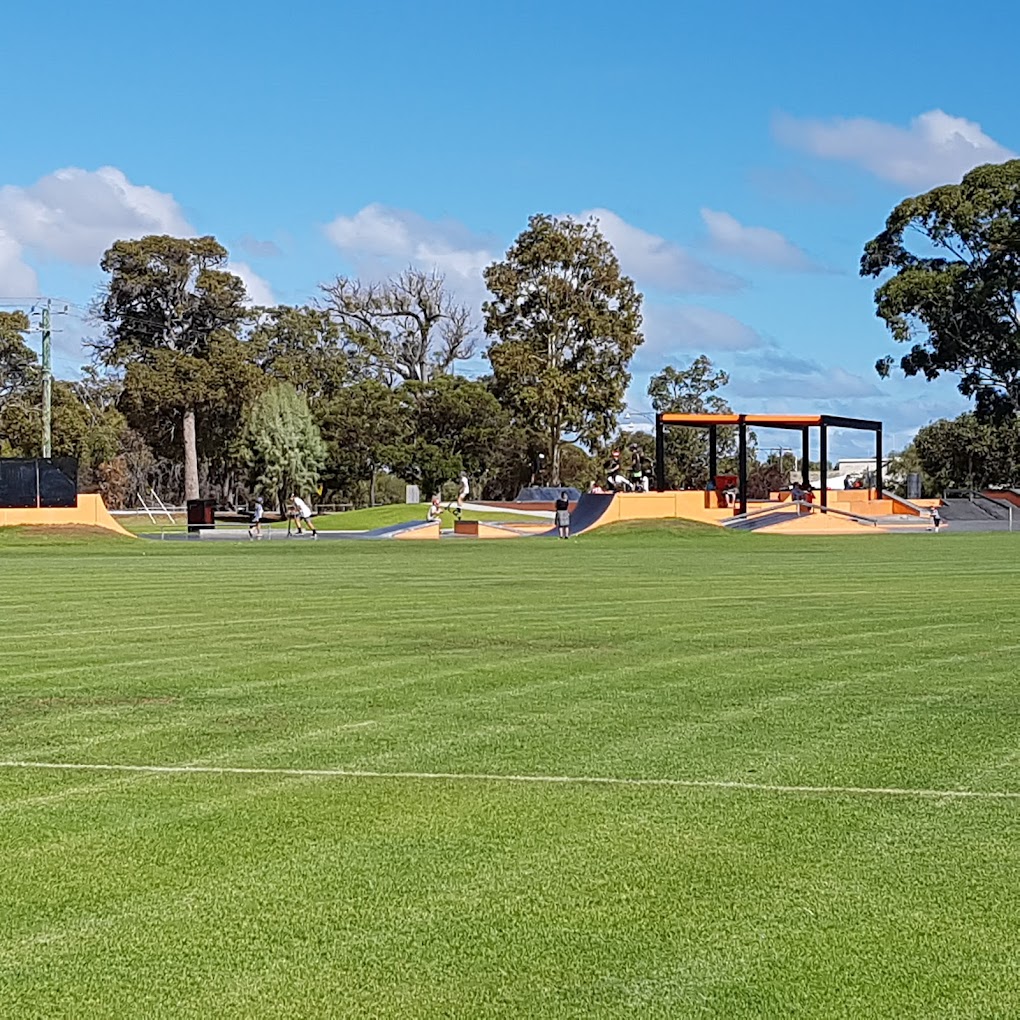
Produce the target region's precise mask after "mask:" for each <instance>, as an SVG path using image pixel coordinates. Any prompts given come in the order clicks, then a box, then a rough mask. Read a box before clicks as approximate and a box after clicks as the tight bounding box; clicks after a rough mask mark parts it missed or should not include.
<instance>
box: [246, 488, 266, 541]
mask: <svg viewBox="0 0 1020 1020" xmlns="http://www.w3.org/2000/svg"><path fill="white" fill-rule="evenodd" d="M263 513H264V511H263V509H262V497H261V496H256V498H255V510H254V512H253V513H252V515H251V524H249V525H248V537H249V538H261V537H262V515H263Z"/></svg>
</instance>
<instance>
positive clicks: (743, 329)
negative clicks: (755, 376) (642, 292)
mask: <svg viewBox="0 0 1020 1020" xmlns="http://www.w3.org/2000/svg"><path fill="white" fill-rule="evenodd" d="M644 334H645V342H644V344H643V345H642V346H641V347H639V348H638V356H639V357H640V359H641V360H642V361H647V360H648V358H649V356H655V357H658V358H662V357H667V358H668V357H672V356H673V354H674V352H677V351H683V352H686V353H691V352H697V353H699V354H700V353H702V352H704V351H746V350H751V349H752V348H756V347H760V346H761V345H762V344H763V343H764V341H763V340H762V338H761V337H760V336H759V335H758V333H757V332H755V330H753V329H752V328H751V327H750V326H748V325H747V324H746V323H743V322H741V321H740V320H739V319H735V318H734V317H733V316H732V315H727V314H726V313H725V312H719V311H716V310H715V309H714V308H705V307H703V306H701V305H667V304H662V303H659V302H654V301H649V302H646V303H645V307H644Z"/></svg>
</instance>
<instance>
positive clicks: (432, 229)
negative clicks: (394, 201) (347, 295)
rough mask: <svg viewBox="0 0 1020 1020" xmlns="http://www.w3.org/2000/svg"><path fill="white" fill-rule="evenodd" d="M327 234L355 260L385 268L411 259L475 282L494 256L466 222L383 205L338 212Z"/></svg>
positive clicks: (419, 263)
mask: <svg viewBox="0 0 1020 1020" xmlns="http://www.w3.org/2000/svg"><path fill="white" fill-rule="evenodd" d="M326 236H327V237H328V238H329V239H330V240H331V241H332V242H333V244H334V245H336V247H337V248H339V249H340V251H341V252H343V253H344V254H345V255H347V256H349V257H350V258H351V259H352V260H353V261H354V262H355V263H356V264H364V263H366V262H373V261H374V262H377V263H379V268H381V269H383V270H384V271H385V270H386V269H387V268H393V267H395V266H399V265H407V264H408V263H411V264H414V265H418V266H421V267H423V268H432V267H434V268H436V269H439V270H440V271H441V272H443V273H446V274H448V275H452V276H455V277H459V278H460V279H462V280H472V281H475V280H481V274H482V270H483V269H484V268H485V267H486V266H487V265H488V264H489V263H490V262H492V261H493V258H494V252H493V246H492V245H491V243H490V242H489V241H488V240H487V239H485V238H483V237H481V236H479V235H477V234H474V233H472V232H471V231H470V230H468V228H467V227H465V226H464V225H463V224H460V223H456V222H454V221H452V220H428V219H426V218H425V217H424V216H420V215H419V214H418V213H415V212H411V211H409V210H406V209H394V208H392V207H389V206H385V205H380V204H379V203H372V204H371V205H366V206H365V207H364V208H363V209H361V210H359V211H358V212H357V213H355V214H354V215H353V216H338V217H337V218H336V219H335V220H333V221H332V222H331V223H328V224H327V225H326Z"/></svg>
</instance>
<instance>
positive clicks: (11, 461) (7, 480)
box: [0, 457, 78, 509]
mask: <svg viewBox="0 0 1020 1020" xmlns="http://www.w3.org/2000/svg"><path fill="white" fill-rule="evenodd" d="M77 505H78V462H77V461H76V460H74V458H73V457H54V458H52V459H51V460H43V459H41V458H39V459H36V460H27V459H22V458H20V457H0V507H7V508H17V509H21V508H25V507H34V506H46V507H72V506H77Z"/></svg>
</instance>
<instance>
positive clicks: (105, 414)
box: [0, 215, 718, 506]
mask: <svg viewBox="0 0 1020 1020" xmlns="http://www.w3.org/2000/svg"><path fill="white" fill-rule="evenodd" d="M227 263H228V252H227V250H226V249H225V248H224V247H223V246H222V245H221V244H220V243H219V242H218V241H217V240H216V239H215V238H213V237H200V238H177V237H167V236H150V237H144V238H141V239H140V240H125V241H118V242H116V243H115V244H113V245H112V246H111V247H110V248H109V250H107V251H106V253H105V254H104V255H103V258H102V260H101V262H100V268H101V269H102V271H103V273H104V274H105V282H104V284H103V285H102V287H101V290H100V292H99V294H98V295H97V297H96V299H95V301H94V303H93V306H92V309H91V312H92V317H93V320H94V323H95V325H96V327H97V331H96V335H95V336H93V337H92V338H91V339H90V340H89V341H88V343H89V346H90V347H91V348H92V355H93V357H92V361H91V363H90V364H89V365H88V366H86V368H85V369H84V370H83V372H82V375H81V378H79V379H76V380H58V381H57V382H56V383H55V385H54V390H53V393H54V396H53V451H54V453H55V454H56V455H66V456H73V457H75V458H77V460H78V462H79V475H80V483H81V484H82V487H83V488H91V489H95V490H98V491H100V492H101V493H102V494H103V495H104V496H105V498H106V499H107V502H108V503H109V504H110V505H111V506H123V505H127V504H133V503H134V502H135V501H136V500H137V498H138V495H139V494H142V495H143V496H144V495H145V494H146V493H147V492H148V491H149V490H150V488H152V489H155V490H156V491H157V492H158V493H159V494H160V496H161V497H162V498H164V499H166V500H170V501H174V502H177V501H179V500H181V499H191V498H196V497H198V496H199V495H203V496H208V497H212V498H215V499H217V500H219V501H222V502H234V501H236V500H238V499H244V498H247V497H248V496H250V495H251V494H253V493H255V492H258V493H260V494H262V495H263V496H264V497H267V498H268V499H269V500H270V502H275V503H279V504H280V505H282V503H283V502H284V501H285V500H286V498H287V496H288V495H289V493H290V492H292V491H298V490H300V491H302V492H308V493H315V494H316V497H317V499H318V500H319V501H320V502H338V501H344V502H352V503H355V504H357V505H362V504H365V503H374V502H377V501H392V500H396V499H402V498H403V495H404V492H403V490H404V485H405V484H406V483H413V484H416V485H418V486H419V487H420V489H421V491H422V494H423V496H427V495H428V494H430V493H432V492H435V491H439V489H440V487H441V486H442V485H443V483H444V482H447V481H448V480H451V479H454V478H456V477H457V476H458V474H459V473H460V472H461V471H466V472H467V473H468V474H469V475H470V476H471V477H472V479H473V480H474V484H475V490H476V491H478V492H481V493H484V494H485V495H486V496H487V497H489V498H512V497H513V496H514V495H515V494H516V492H517V491H518V489H519V487H520V486H521V485H523V484H527V483H528V482H529V481H531V480H533V477H534V472H535V465H536V464H537V463H540V462H541V463H543V464H544V466H545V468H544V477H542V478H541V481H543V482H545V483H547V484H554V485H559V484H570V485H575V486H578V487H587V486H588V485H589V484H590V483H591V482H592V481H595V480H597V479H598V477H599V474H600V471H601V465H600V460H601V459H602V458H603V456H604V454H605V452H606V451H607V450H608V449H609V448H610V446H612V445H614V444H620V443H625V442H628V441H629V440H633V439H634V438H635V437H634V436H630V435H628V434H626V433H621V432H620V430H619V415H620V412H621V411H622V410H623V407H624V396H625V392H626V389H627V386H628V385H629V383H630V372H629V365H630V362H631V359H632V357H633V355H634V352H635V351H636V349H637V348H638V346H639V345H640V344H641V343H642V341H643V336H642V333H641V301H642V296H641V294H640V293H638V292H637V290H636V288H635V286H634V283H633V281H632V280H631V279H630V278H629V277H627V276H626V275H624V273H623V272H622V270H621V267H620V264H619V261H618V259H617V257H616V254H615V252H614V251H613V249H612V247H611V245H610V244H609V243H608V241H606V239H605V238H604V237H603V236H602V234H601V232H600V231H599V229H598V225H597V223H595V222H594V221H589V222H585V223H581V222H576V221H574V220H572V219H569V218H563V219H557V218H554V217H550V216H544V215H536V216H533V217H532V218H531V220H530V221H529V223H528V227H527V229H526V230H524V231H523V232H522V233H521V234H520V236H519V237H518V238H517V239H516V240H515V241H514V243H513V245H511V247H510V248H509V250H508V251H507V253H506V256H505V257H504V258H503V259H502V260H500V261H497V262H495V263H493V264H492V265H491V266H489V267H488V268H487V269H486V270H485V273H484V278H485V282H486V285H487V287H488V290H489V297H488V299H487V300H486V301H485V303H484V304H483V306H482V309H481V312H482V316H481V321H480V322H477V323H476V322H475V319H474V316H473V315H472V312H471V310H470V309H469V308H468V307H466V306H464V305H463V304H460V303H458V302H457V300H456V299H455V297H454V296H453V295H452V293H451V292H450V290H449V289H448V288H447V286H446V283H445V280H444V278H443V277H442V275H440V274H439V273H436V272H429V271H425V270H421V269H416V268H413V267H412V268H408V269H406V270H404V271H403V272H401V273H399V274H397V275H395V276H393V277H391V278H390V279H387V280H382V281H372V282H365V281H362V280H359V279H355V278H351V277H346V276H338V277H336V278H335V279H334V280H332V281H330V282H328V283H325V284H323V285H321V287H320V292H319V295H318V298H317V299H316V300H314V301H312V302H309V303H308V304H306V305H303V306H288V305H278V306H275V307H271V308H267V307H254V308H253V307H250V306H248V305H247V304H246V294H245V290H244V285H243V283H242V282H241V280H240V279H239V278H238V277H237V276H235V275H233V274H232V273H230V272H229V270H228V268H227ZM29 325H30V324H29V321H28V318H27V317H26V316H25V315H24V314H23V313H21V312H7V313H0V453H2V454H3V455H7V456H11V455H14V456H37V455H38V454H39V437H40V432H41V430H40V401H39V392H40V367H39V365H38V361H37V359H36V356H35V354H34V352H33V351H32V349H31V347H30V346H29V344H28V343H27V341H26V333H27V331H28V329H29ZM483 345H484V346H483ZM473 358H478V359H479V361H478V362H476V365H477V364H481V360H482V359H484V361H485V362H487V368H488V370H487V371H483V372H482V373H481V374H479V375H478V376H477V377H475V378H468V377H466V376H465V375H464V374H462V372H461V369H462V367H463V366H464V365H465V363H466V362H468V361H469V360H471V359H473ZM706 360H707V359H706ZM696 375H697V372H694V374H693V375H692V383H696V380H695V379H694V376H696ZM682 376H683V370H681V369H675V368H672V367H668V368H667V369H666V373H665V375H664V376H663V379H664V380H668V381H664V382H663V383H662V386H663V387H665V389H663V392H662V393H661V394H658V395H655V396H653V403H654V404H655V406H656V407H657V408H658V409H675V408H674V405H673V404H672V403H670V401H674V402H675V400H676V399H677V393H678V387H677V379H678V378H681V377H682ZM671 386H672V389H670V387H671ZM712 386H715V387H717V386H718V380H716V381H715V382H714V383H711V384H710V387H709V388H711V387H712ZM642 442H646V440H644V439H642ZM687 473H688V474H690V473H691V471H688V472H687Z"/></svg>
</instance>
